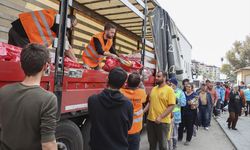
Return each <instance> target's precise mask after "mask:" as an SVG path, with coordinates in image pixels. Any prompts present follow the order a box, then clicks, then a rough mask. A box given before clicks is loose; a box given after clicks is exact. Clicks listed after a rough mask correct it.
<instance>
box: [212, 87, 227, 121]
mask: <svg viewBox="0 0 250 150" xmlns="http://www.w3.org/2000/svg"><path fill="white" fill-rule="evenodd" d="M215 91H216V94H217V96H218V100H217V103H216V106H215V111H214V115H215V116H219V115H220V109H221V103H222V102H223V103H224V99H223V98H224V97H225V90H223V88H222V87H221V85H220V82H217V83H216V87H215ZM223 96H224V97H223Z"/></svg>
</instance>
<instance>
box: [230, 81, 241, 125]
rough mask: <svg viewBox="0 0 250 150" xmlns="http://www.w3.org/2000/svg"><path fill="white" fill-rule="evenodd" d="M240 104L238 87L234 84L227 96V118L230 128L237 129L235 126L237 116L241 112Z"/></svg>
mask: <svg viewBox="0 0 250 150" xmlns="http://www.w3.org/2000/svg"><path fill="white" fill-rule="evenodd" d="M241 105H242V97H241V95H240V92H239V87H238V86H237V85H235V86H234V88H233V90H232V91H231V92H230V96H229V104H228V111H229V118H228V119H227V122H228V128H229V129H230V128H232V129H233V130H237V129H236V128H235V127H236V124H237V121H238V116H239V114H240V112H241Z"/></svg>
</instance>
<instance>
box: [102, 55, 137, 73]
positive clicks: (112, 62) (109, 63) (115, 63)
mask: <svg viewBox="0 0 250 150" xmlns="http://www.w3.org/2000/svg"><path fill="white" fill-rule="evenodd" d="M122 59H123V60H124V61H122V62H124V63H121V62H120V61H119V60H118V59H115V58H112V57H107V59H106V62H105V65H104V66H103V68H102V69H103V70H105V71H107V72H109V71H110V70H112V69H113V68H115V67H122V68H123V69H124V70H126V71H127V72H138V71H140V69H141V68H142V65H141V64H140V63H139V62H138V61H131V60H129V59H128V58H125V57H123V58H122ZM125 62H129V64H130V65H128V63H125Z"/></svg>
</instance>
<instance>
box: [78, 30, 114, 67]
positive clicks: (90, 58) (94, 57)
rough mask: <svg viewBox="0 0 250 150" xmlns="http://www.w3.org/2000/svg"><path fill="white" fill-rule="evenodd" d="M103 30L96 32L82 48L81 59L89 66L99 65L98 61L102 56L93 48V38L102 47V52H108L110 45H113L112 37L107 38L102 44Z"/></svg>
mask: <svg viewBox="0 0 250 150" xmlns="http://www.w3.org/2000/svg"><path fill="white" fill-rule="evenodd" d="M103 36H104V32H101V33H98V34H96V35H94V36H93V37H92V38H91V40H90V43H89V44H88V46H87V47H85V49H84V50H83V54H82V60H83V62H84V63H85V64H87V65H88V66H89V67H92V68H94V67H97V66H98V65H99V63H100V62H101V61H102V60H103V56H101V55H99V54H98V53H97V51H96V48H95V43H94V38H97V39H98V40H99V41H100V43H101V45H102V49H103V51H104V52H108V51H109V49H110V48H111V47H112V45H113V40H112V39H108V40H107V43H106V45H105V44H104V39H103Z"/></svg>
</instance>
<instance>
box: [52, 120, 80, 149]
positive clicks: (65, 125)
mask: <svg viewBox="0 0 250 150" xmlns="http://www.w3.org/2000/svg"><path fill="white" fill-rule="evenodd" d="M56 141H57V144H58V149H59V150H83V140H82V134H81V131H80V129H79V127H78V126H77V125H76V124H75V123H74V122H72V121H70V120H64V121H61V122H59V123H58V125H57V128H56Z"/></svg>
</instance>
